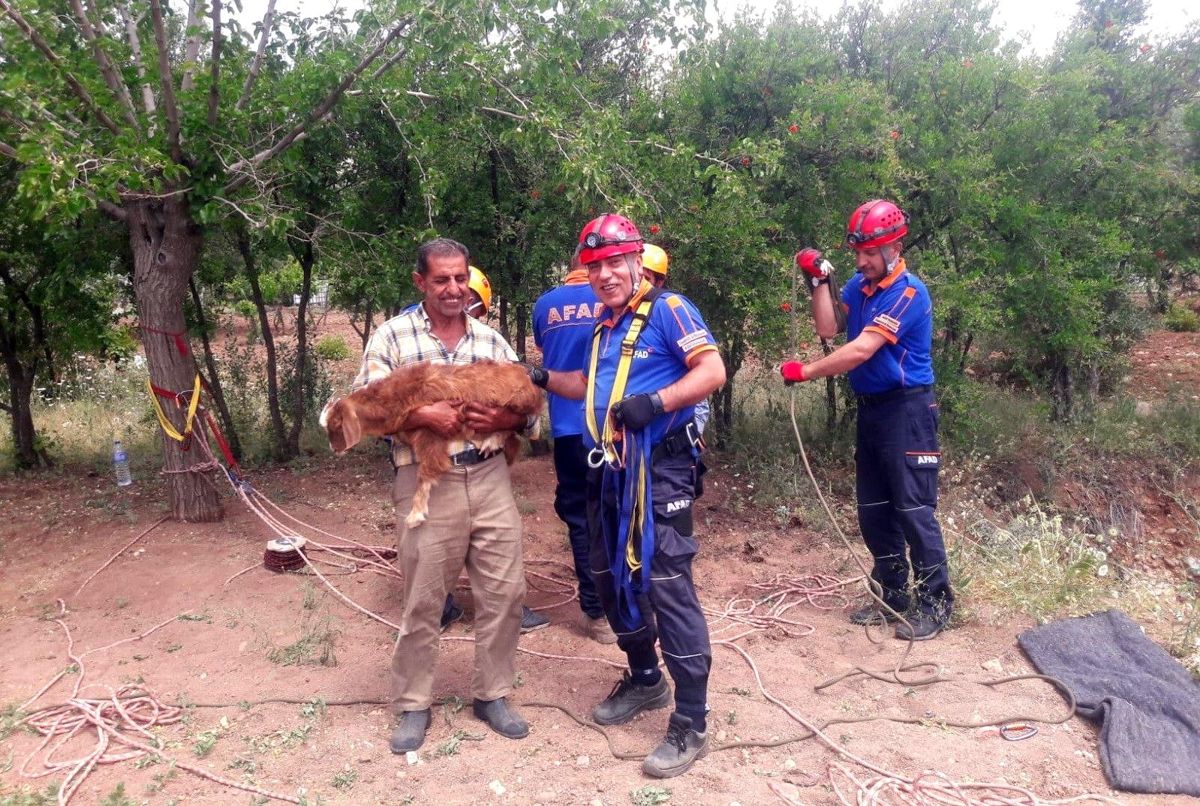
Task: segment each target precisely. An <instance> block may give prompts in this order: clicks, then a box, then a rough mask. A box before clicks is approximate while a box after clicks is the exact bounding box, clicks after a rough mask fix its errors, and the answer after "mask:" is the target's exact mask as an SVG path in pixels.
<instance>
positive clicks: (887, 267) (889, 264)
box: [883, 249, 900, 277]
mask: <svg viewBox="0 0 1200 806" xmlns="http://www.w3.org/2000/svg"><path fill="white" fill-rule="evenodd" d="M899 262H900V250H899V249H897V250H896V256H895V257H893V258H892V259H891V260H888V259H887V258H884V271H883V273H884V276H885V277H890V276H891V274H892V272H893V271H895V270H896V264H897V263H899Z"/></svg>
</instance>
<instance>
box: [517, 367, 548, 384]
mask: <svg viewBox="0 0 1200 806" xmlns="http://www.w3.org/2000/svg"><path fill="white" fill-rule="evenodd" d="M518 363H520V365H521V366H522V367H524V368H525V372H526V373H527V374H528V375H529V382H530V383H532V384H533V385H534V386H536V387H538V388H539V389H545V388H546V384H548V383H550V372H549V371H548V370H546V369H544V368H543V367H535V366H534V365H533V364H526V363H525V362H523V361H522V362H518Z"/></svg>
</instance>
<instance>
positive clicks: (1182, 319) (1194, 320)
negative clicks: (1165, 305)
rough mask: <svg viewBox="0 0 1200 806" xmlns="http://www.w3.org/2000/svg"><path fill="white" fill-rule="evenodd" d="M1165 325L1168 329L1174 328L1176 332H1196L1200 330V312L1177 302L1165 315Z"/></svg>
mask: <svg viewBox="0 0 1200 806" xmlns="http://www.w3.org/2000/svg"><path fill="white" fill-rule="evenodd" d="M1163 325H1165V326H1166V328H1167V330H1173V331H1175V332H1176V333H1195V332H1196V331H1197V330H1200V314H1197V313H1196V312H1195V311H1193V310H1192V309H1191V308H1188V307H1187V306H1185V305H1181V304H1180V303H1178V302H1175V303H1172V304H1171V307H1170V309H1169V310H1168V311H1167V314H1166V316H1164V317H1163Z"/></svg>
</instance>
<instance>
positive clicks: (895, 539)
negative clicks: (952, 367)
mask: <svg viewBox="0 0 1200 806" xmlns="http://www.w3.org/2000/svg"><path fill="white" fill-rule="evenodd" d="M937 430H938V406H937V400H936V398H935V397H934V394H933V390H932V389H931V388H929V387H922V388H916V389H903V390H897V391H894V392H887V393H884V394H880V395H860V396H859V404H858V445H857V451H856V453H855V465H856V468H857V491H858V523H859V527H860V528H861V529H862V535H863V539H864V540H865V541H866V544H867V548H868V549H869V550H870V552H871V556H872V557H873V558H874V560H875V565H874V568H873V570H872V572H871V576H872V578H874V579H875V581H877V582H878V583H879V584H880V586H881V587H882V588H883V598H884V600H885V601H886V602H887V603H888V605H889V606H890V607H892V608H894V609H896V610H898V611H901V612H903V610H905V609H907V607H908V605H909V603H910V599H909V584H908V576H909V567H910V564H909V563H910V557H911V567H912V569H913V586H912V591H913V594H914V595H915V597H916V604H917V607H918V608H920V610H921V611H922V612H925V613H928V614H930V615H933V616H935V617H937V618H938V619H939V620H941V621H943V622H944V621H945V620H946V619H948V618H949V616H950V609H951V606H952V604H953V601H954V594H953V592H952V591H951V590H950V575H949V571H948V569H947V567H946V546H945V543H944V542H943V540H942V530H941V527H939V526H938V522H937V518H936V515H935V513H936V510H937V495H938V469H939V467H940V466H941V452H940V450H939V448H938V437H937Z"/></svg>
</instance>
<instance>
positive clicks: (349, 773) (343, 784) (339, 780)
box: [329, 770, 358, 792]
mask: <svg viewBox="0 0 1200 806" xmlns="http://www.w3.org/2000/svg"><path fill="white" fill-rule="evenodd" d="M357 780H358V771H357V770H343V771H342V772H339V773H338V774H337V775H335V776H333V778H332V779H331V780H330V781H329V784H330V786H332V787H333V788H334V789H336V790H338V791H340V792H349V791H350V790H351V789H353V788H354V782H355V781H357Z"/></svg>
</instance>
